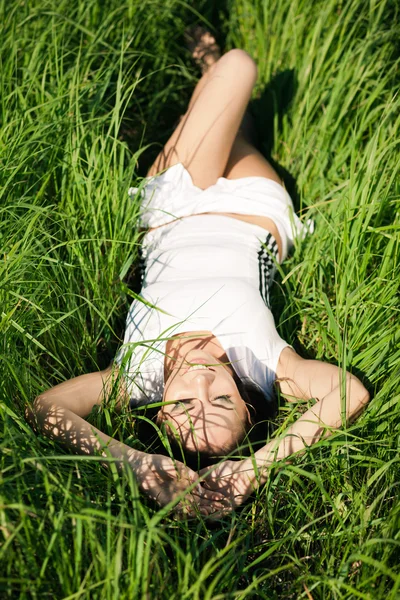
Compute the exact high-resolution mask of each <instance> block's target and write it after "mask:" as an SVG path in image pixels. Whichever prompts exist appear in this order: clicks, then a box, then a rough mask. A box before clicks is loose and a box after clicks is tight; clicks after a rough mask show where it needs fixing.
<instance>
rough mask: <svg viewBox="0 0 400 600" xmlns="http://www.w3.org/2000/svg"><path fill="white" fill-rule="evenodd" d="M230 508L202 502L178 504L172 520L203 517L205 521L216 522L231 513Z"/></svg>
mask: <svg viewBox="0 0 400 600" xmlns="http://www.w3.org/2000/svg"><path fill="white" fill-rule="evenodd" d="M232 508H233V507H232V506H231V505H229V506H228V505H225V506H224V505H217V504H209V503H204V502H200V503H197V502H191V503H190V504H189V503H182V502H180V503H179V504H178V505H177V506H176V507H175V509H174V518H175V519H179V520H184V519H196V518H199V517H203V518H205V519H213V520H217V519H221V518H222V517H224V516H226V515H227V514H229V513H230V512H232Z"/></svg>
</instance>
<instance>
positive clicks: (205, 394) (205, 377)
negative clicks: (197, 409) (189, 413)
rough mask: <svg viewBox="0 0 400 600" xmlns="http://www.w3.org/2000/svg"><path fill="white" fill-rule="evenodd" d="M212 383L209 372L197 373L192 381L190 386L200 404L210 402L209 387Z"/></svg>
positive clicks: (212, 378)
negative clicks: (193, 389) (192, 387)
mask: <svg viewBox="0 0 400 600" xmlns="http://www.w3.org/2000/svg"><path fill="white" fill-rule="evenodd" d="M213 381H214V375H213V374H212V372H211V371H199V372H198V373H196V374H195V376H194V377H193V379H192V385H193V386H194V388H195V391H196V396H197V398H198V399H199V400H200V402H210V394H209V392H210V386H211V384H212V382H213Z"/></svg>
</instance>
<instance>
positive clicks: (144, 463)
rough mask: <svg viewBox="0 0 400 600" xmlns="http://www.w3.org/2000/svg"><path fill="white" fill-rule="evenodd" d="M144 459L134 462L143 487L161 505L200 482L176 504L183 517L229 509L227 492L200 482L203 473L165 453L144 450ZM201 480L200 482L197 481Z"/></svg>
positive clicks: (142, 455)
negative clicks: (150, 452)
mask: <svg viewBox="0 0 400 600" xmlns="http://www.w3.org/2000/svg"><path fill="white" fill-rule="evenodd" d="M140 454H141V456H140V460H139V461H138V459H137V458H136V455H135V460H133V461H132V462H131V461H130V462H131V464H132V467H133V470H134V473H135V475H136V478H137V481H138V484H139V487H140V489H141V490H142V491H143V492H144V493H145V494H146V496H148V497H149V498H151V499H152V500H154V501H155V502H157V503H158V504H159V505H160V506H165V505H167V504H168V503H169V502H172V501H173V500H175V499H177V498H178V497H179V496H181V495H182V494H183V493H184V492H185V490H187V488H188V487H190V486H193V484H196V485H195V487H194V488H193V489H192V491H191V492H188V493H187V494H186V495H185V496H184V498H183V499H181V500H180V501H179V502H178V503H177V505H176V506H175V507H174V512H176V513H178V514H179V515H181V516H190V517H194V516H195V515H196V514H199V513H200V514H201V515H203V516H209V515H213V514H216V513H219V512H220V511H222V510H223V509H224V508H226V502H225V498H224V496H223V494H221V493H218V492H213V491H211V490H209V489H206V488H205V487H203V486H202V485H201V484H200V481H199V475H198V474H197V473H195V472H194V471H192V469H189V467H186V465H184V464H183V463H181V462H179V461H178V460H173V459H171V458H169V457H168V456H162V455H161V454H145V453H140ZM196 482H197V483H196Z"/></svg>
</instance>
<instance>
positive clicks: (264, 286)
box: [257, 233, 278, 308]
mask: <svg viewBox="0 0 400 600" xmlns="http://www.w3.org/2000/svg"><path fill="white" fill-rule="evenodd" d="M257 254H258V275H259V289H260V294H261V297H262V299H263V300H264V302H265V304H266V305H267V306H268V308H270V302H269V288H270V287H271V285H272V282H273V280H274V274H275V261H277V259H278V244H277V243H276V241H275V238H274V237H273V236H272V235H271V234H270V233H269V234H268V235H267V237H266V239H265V242H264V243H263V244H262V245H261V248H260V250H259V252H258V253H257Z"/></svg>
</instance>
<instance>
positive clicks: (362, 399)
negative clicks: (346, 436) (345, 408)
mask: <svg viewBox="0 0 400 600" xmlns="http://www.w3.org/2000/svg"><path fill="white" fill-rule="evenodd" d="M350 398H351V399H352V400H353V398H354V400H353V401H352V402H351V403H350V406H351V410H350V415H349V417H350V421H354V420H355V419H357V417H358V416H359V415H360V414H361V413H362V412H363V411H364V410H365V408H366V406H367V404H368V402H369V401H370V398H371V397H370V394H369V392H368V390H367V388H366V387H364V385H363V384H362V383H361V381H360V380H359V379H356V378H354V377H353V381H352V389H351V396H350Z"/></svg>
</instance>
